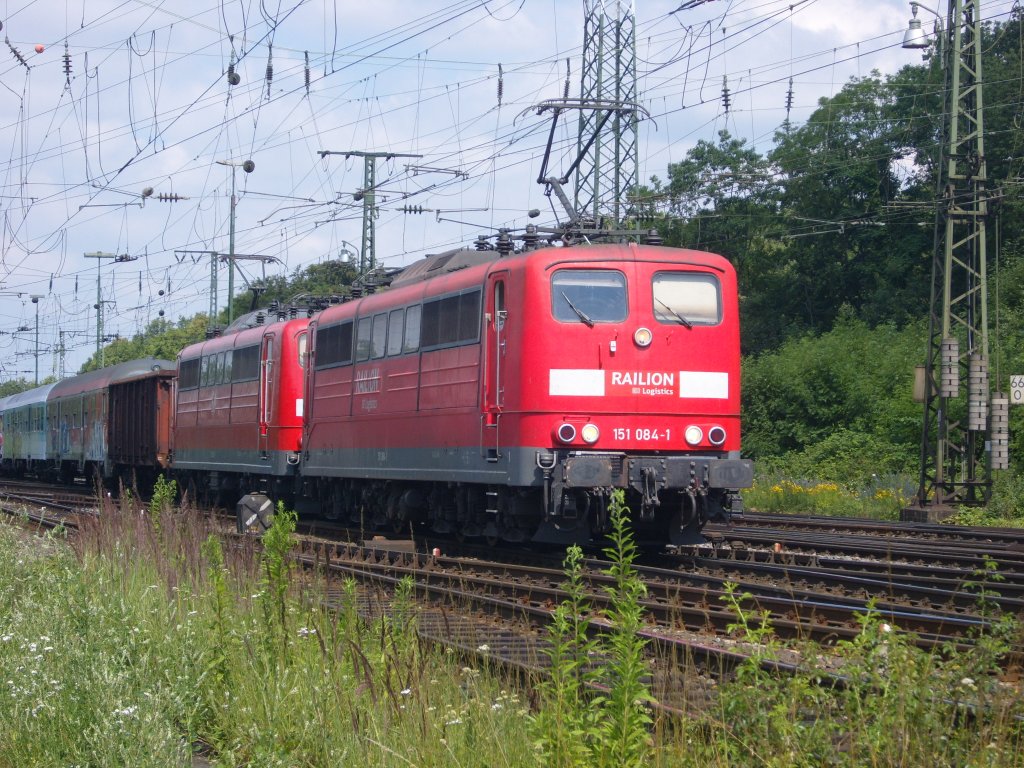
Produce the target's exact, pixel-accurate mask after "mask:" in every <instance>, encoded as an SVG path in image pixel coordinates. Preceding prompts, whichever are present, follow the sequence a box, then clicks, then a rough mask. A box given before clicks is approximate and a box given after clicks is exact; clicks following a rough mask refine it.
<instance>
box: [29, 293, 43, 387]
mask: <svg viewBox="0 0 1024 768" xmlns="http://www.w3.org/2000/svg"><path fill="white" fill-rule="evenodd" d="M29 298H31V299H32V303H33V304H35V305H36V386H37V387H38V386H39V300H40V299H41V298H43V297H42V295H41V294H37V293H34V294H32V295H31V296H30V297H29Z"/></svg>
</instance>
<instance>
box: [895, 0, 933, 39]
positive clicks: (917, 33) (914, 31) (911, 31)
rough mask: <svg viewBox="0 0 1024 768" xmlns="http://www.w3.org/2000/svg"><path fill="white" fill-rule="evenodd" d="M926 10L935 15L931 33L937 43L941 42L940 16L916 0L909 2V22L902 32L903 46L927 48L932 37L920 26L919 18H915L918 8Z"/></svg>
mask: <svg viewBox="0 0 1024 768" xmlns="http://www.w3.org/2000/svg"><path fill="white" fill-rule="evenodd" d="M919 8H920V9H923V10H925V11H928V13H930V14H931V15H932V16H934V17H935V26H934V27H933V28H932V34H933V35H934V39H935V41H936V43H937V44H941V40H942V17H941V16H939V14H937V13H936V12H935V11H933V10H932V9H931V8H928V7H927V6H924V5H921V4H920V3H919V2H916V0H913V1H912V2H911V3H910V14H911V16H910V23H909V24H908V25H907V31H906V32H904V33H903V47H904V48H909V49H921V48H927V47H928V46H930V45H931V44H932V39H931V38H929V36H928V33H927V32H925V31H924V30H923V29H922V28H921V20H920V19H919V18H917V11H918V9H919Z"/></svg>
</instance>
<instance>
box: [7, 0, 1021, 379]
mask: <svg viewBox="0 0 1024 768" xmlns="http://www.w3.org/2000/svg"><path fill="white" fill-rule="evenodd" d="M589 2H590V3H591V4H597V3H599V2H600V0H589ZM606 3H607V5H608V6H609V7H611V8H614V6H615V5H616V2H615V0H606ZM624 4H626V5H628V3H625V2H624ZM691 4H692V3H688V2H685V0H674V1H673V2H665V1H662V0H635V15H636V29H637V75H638V91H639V100H640V102H641V105H642V106H643V107H644V109H645V110H646V112H647V113H648V114H649V115H650V117H649V119H645V120H644V121H643V122H642V123H641V124H640V126H639V131H638V137H639V166H640V178H641V180H642V181H646V180H647V179H649V178H650V177H651V176H654V175H657V176H659V177H660V178H662V179H665V178H666V177H667V168H668V166H669V164H670V163H672V162H678V161H679V160H681V159H683V157H685V154H686V152H687V151H688V150H689V149H690V148H692V147H693V146H694V144H695V143H696V142H697V141H700V140H702V139H703V140H714V138H715V137H716V135H717V132H718V131H720V130H723V129H724V130H728V131H729V132H730V133H732V134H733V135H735V136H739V137H741V138H744V139H745V140H746V141H747V143H748V144H749V145H751V146H753V147H754V148H756V149H758V150H759V151H762V152H765V151H767V150H769V149H770V148H771V145H772V136H773V134H774V132H775V131H776V130H777V129H778V128H779V127H780V126H781V125H782V123H783V121H784V120H785V119H786V118H787V110H786V101H787V92H788V91H789V88H790V86H789V82H790V78H792V83H793V85H792V106H791V109H790V110H789V114H788V117H789V119H790V121H791V122H792V123H793V124H796V125H798V124H800V123H802V122H803V121H805V120H806V119H807V117H808V116H809V115H810V114H811V112H812V111H813V110H814V108H815V107H816V106H817V102H818V100H819V99H820V98H822V97H827V96H829V95H831V94H834V93H835V92H837V91H838V90H839V89H840V88H841V87H842V85H843V84H844V83H845V82H847V81H848V80H849V78H851V77H858V76H865V75H868V74H870V73H871V71H872V70H878V71H879V72H881V73H883V74H885V73H892V72H895V71H896V70H898V69H899V68H900V67H902V66H904V65H907V64H914V63H918V62H920V53H919V52H917V51H908V50H903V49H902V48H901V47H900V43H901V41H902V38H903V32H904V31H905V29H906V27H907V22H908V20H909V18H910V7H909V3H907V2H904V1H903V0H712V1H711V2H706V3H704V4H701V5H697V6H696V7H688V6H690V5H691ZM923 4H924V6H925V8H926V9H928V8H931V9H933V10H935V11H939V12H940V13H943V14H944V13H945V5H944V4H943V3H941V2H936V0H925V2H924V3H923ZM1011 6H1012V2H1010V1H1009V0H993V1H991V2H985V3H983V4H982V13H983V16H984V18H986V19H1000V18H1005V16H1006V14H1007V13H1008V12H1009V10H1010V8H1011ZM583 11H584V0H415V2H413V1H411V0H375V1H374V2H353V1H352V0H336V2H333V3H332V2H329V1H328V0H220V1H219V2H215V1H214V0H173V2H172V1H170V0H3V7H2V9H0V22H2V23H3V28H2V30H0V32H2V33H3V35H4V36H5V44H4V45H2V46H0V86H2V88H0V93H2V94H3V95H2V97H0V185H2V189H0V209H2V212H3V217H2V222H0V224H2V229H0V380H6V379H8V378H18V377H24V378H27V379H29V380H30V381H31V380H32V379H33V377H34V376H35V374H36V361H37V359H38V375H39V378H40V380H42V379H43V378H45V377H47V376H50V375H58V374H59V373H60V371H61V355H60V354H59V351H60V349H61V348H62V347H61V345H62V342H63V350H64V355H63V371H64V373H65V375H72V374H74V373H75V372H77V371H78V369H79V367H80V366H81V365H82V363H83V362H85V360H86V359H87V358H88V357H89V356H90V355H91V354H92V353H93V352H94V351H95V349H96V340H97V309H96V307H95V305H96V304H97V293H99V295H100V296H101V299H100V301H101V302H102V304H101V306H102V309H103V320H104V322H103V335H104V337H106V336H114V335H119V336H121V337H131V336H133V335H134V334H136V333H138V332H139V331H141V330H142V329H144V328H145V327H146V326H147V325H148V324H149V323H150V322H152V321H153V320H155V319H156V318H158V317H161V316H162V317H165V318H166V319H169V320H175V321H176V320H178V319H179V318H182V317H190V316H192V315H193V314H195V313H197V312H206V311H207V310H208V308H209V306H210V303H211V295H212V285H211V262H212V261H214V259H215V258H216V257H214V256H211V253H215V254H226V253H228V252H229V250H230V242H229V241H230V222H231V209H232V205H231V189H232V184H234V185H235V189H236V198H235V199H236V205H235V207H234V211H235V216H234V220H235V247H234V252H235V253H236V254H237V255H239V256H240V258H239V260H238V262H237V265H238V266H237V271H236V276H235V286H234V287H235V293H236V294H238V293H244V292H245V291H246V286H247V283H248V281H250V280H254V279H257V278H259V277H260V276H261V275H263V274H266V275H279V274H284V273H286V274H290V273H292V272H293V271H294V270H296V269H300V268H302V267H304V266H307V265H309V264H312V263H316V262H319V261H324V260H329V259H337V258H344V257H348V258H352V259H356V258H357V256H358V252H359V249H360V245H361V237H362V213H363V209H362V203H361V202H359V201H358V200H356V199H354V196H355V194H356V193H357V192H358V191H359V190H360V189H361V188H362V187H363V172H364V160H363V158H361V157H358V156H350V157H346V156H345V153H346V152H352V151H360V152H384V153H394V154H398V155H419V156H421V157H394V158H392V159H379V160H377V161H376V184H375V189H376V194H377V204H378V215H377V218H376V222H375V223H376V232H377V243H376V256H377V260H378V262H379V263H381V264H383V265H385V266H389V267H400V266H403V265H406V264H409V263H411V262H413V261H414V260H416V259H418V258H421V257H422V256H423V255H425V254H427V253H436V252H440V251H443V250H446V249H449V248H453V247H458V246H461V245H468V244H470V243H471V242H472V241H473V239H474V238H475V237H476V236H477V235H479V234H493V233H494V231H495V228H497V227H513V228H517V227H523V226H524V225H525V224H526V223H527V222H528V221H529V219H528V218H527V212H528V211H529V210H530V209H532V208H536V209H539V210H540V211H541V216H540V217H539V218H538V219H536V220H535V223H539V224H542V225H550V224H553V223H554V222H555V220H556V213H555V212H554V211H553V208H552V206H551V202H550V200H549V199H548V198H546V197H545V195H544V189H543V187H542V186H541V185H539V184H537V182H536V178H537V174H538V172H539V170H540V165H541V161H542V158H543V150H544V145H545V142H546V140H547V135H548V131H549V129H550V113H545V114H543V115H538V114H537V111H536V109H535V106H536V105H537V104H538V103H540V102H542V101H544V100H546V99H553V98H558V97H560V96H561V95H562V92H563V87H564V81H565V79H566V71H567V67H568V70H569V78H570V95H572V96H577V95H579V88H580V85H579V84H580V68H581V54H582V46H583ZM920 17H921V19H922V21H923V23H924V26H925V28H926V29H930V28H931V20H932V18H933V17H932V16H931V15H930V14H929V13H928V12H927V10H923V11H922V12H921V14H920ZM5 49H6V50H5ZM567 61H568V64H567ZM229 71H230V72H234V73H235V74H236V75H237V80H238V83H237V84H231V83H230V82H229ZM726 84H727V86H728V89H729V95H730V98H729V101H730V108H729V110H728V112H726V111H725V109H724V108H723V100H722V91H723V85H726ZM499 95H500V96H499ZM575 141H576V118H575V116H572V117H570V118H569V119H564V118H563V121H562V122H561V123H560V124H559V128H558V129H557V130H556V136H555V143H554V152H553V155H552V158H551V169H552V171H559V170H560V169H564V168H567V167H568V166H569V165H570V164H571V163H572V160H573V158H574V154H575V150H574V147H575ZM323 153H328V154H323ZM248 160H251V161H252V162H253V163H254V164H255V168H254V169H253V171H252V172H251V173H247V172H246V170H245V169H243V168H242V163H243V162H245V161H248ZM144 190H149V191H150V193H149V194H147V195H146V196H143V191H144ZM409 206H418V207H422V209H424V210H423V212H422V213H408V212H405V211H403V210H402V209H403V207H405V208H408V207H409ZM86 254H103V255H102V256H99V257H97V256H87V255H86ZM252 256H258V257H261V258H260V259H253V258H249V257H252ZM115 257H120V258H115ZM243 257H244V258H243ZM227 285H228V272H227V267H226V265H223V264H219V265H218V269H217V302H216V303H217V306H219V307H223V306H224V305H225V303H226V299H227ZM33 297H36V298H37V302H36V303H33V302H32V298H33ZM37 313H38V345H37V342H36V328H37ZM161 313H162V314H161ZM37 352H38V354H37Z"/></svg>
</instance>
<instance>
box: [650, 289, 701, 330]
mask: <svg viewBox="0 0 1024 768" xmlns="http://www.w3.org/2000/svg"><path fill="white" fill-rule="evenodd" d="M654 300H655V301H656V302H658V303H659V304H661V306H663V307H664V308H665V309H667V310H668V312H669V314H670V315H672V317H674V318H675V319H676V320H678V321H679V324H680V325H681V326H683V327H684V328H693V323H691V322H690V321H689V320H687V319H686V318H685V317H683V316H682V315H680V314H679V313H678V312H676V311H675V310H674V309H672V307H670V306H669V305H668V304H666V303H665V302H664V301H662V300H661V299H659V298H658V297H657V296H655V297H654Z"/></svg>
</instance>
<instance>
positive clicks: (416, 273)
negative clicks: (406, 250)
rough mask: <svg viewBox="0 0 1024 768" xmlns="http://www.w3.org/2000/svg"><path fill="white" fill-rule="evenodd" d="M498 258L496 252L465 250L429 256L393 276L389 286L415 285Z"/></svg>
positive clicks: (499, 255) (460, 249) (498, 255)
mask: <svg viewBox="0 0 1024 768" xmlns="http://www.w3.org/2000/svg"><path fill="white" fill-rule="evenodd" d="M500 257H501V254H499V253H498V252H497V251H470V250H467V249H465V248H459V249H456V250H453V251H445V252H444V253H435V254H430V255H428V256H425V257H423V258H422V259H420V260H419V261H417V262H415V263H413V264H410V265H409V266H408V267H406V268H405V269H403V270H402V271H401V272H400V273H398V274H397V275H395V277H394V279H392V281H391V285H392V286H393V287H398V286H400V285H408V284H409V283H417V282H420V281H421V280H429V279H430V278H432V277H438V276H439V275H444V274H447V273H448V272H455V271H456V270H459V269H465V268H466V267H474V266H476V265H477V264H486V263H487V262H490V261H497V259H499V258H500Z"/></svg>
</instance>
